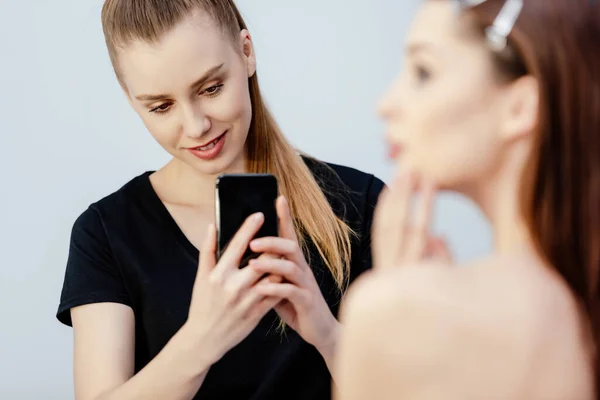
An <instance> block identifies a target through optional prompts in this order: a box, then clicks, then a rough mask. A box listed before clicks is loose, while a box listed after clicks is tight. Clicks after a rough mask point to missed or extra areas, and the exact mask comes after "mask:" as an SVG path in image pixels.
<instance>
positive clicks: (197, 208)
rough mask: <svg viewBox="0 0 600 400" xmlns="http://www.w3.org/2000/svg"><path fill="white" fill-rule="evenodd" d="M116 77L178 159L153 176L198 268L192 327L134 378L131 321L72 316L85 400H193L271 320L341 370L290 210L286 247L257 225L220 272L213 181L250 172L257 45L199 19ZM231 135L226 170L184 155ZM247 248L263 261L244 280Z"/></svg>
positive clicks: (93, 310) (121, 311)
mask: <svg viewBox="0 0 600 400" xmlns="http://www.w3.org/2000/svg"><path fill="white" fill-rule="evenodd" d="M118 67H119V71H120V73H121V78H122V83H123V85H122V86H123V90H124V92H125V94H126V96H127V98H128V99H129V102H130V104H131V106H132V108H133V109H134V110H135V112H136V113H137V114H138V115H139V116H140V118H141V119H142V121H143V122H144V124H145V126H146V127H147V129H148V131H149V132H150V134H151V135H152V137H153V138H154V139H155V140H156V141H157V142H158V143H159V144H160V145H161V146H162V147H163V148H164V149H165V150H166V151H167V152H168V153H169V154H171V155H172V156H173V159H172V160H171V161H170V162H169V163H168V164H167V165H166V166H164V167H163V168H161V169H160V170H158V171H157V172H155V173H154V174H152V175H151V177H150V180H151V183H152V185H153V187H154V190H155V191H156V193H157V194H158V196H159V197H160V198H161V200H162V201H163V203H164V204H165V206H166V207H167V209H168V210H169V212H170V213H171V216H172V217H173V219H174V220H175V221H176V222H177V224H178V225H179V227H180V229H181V230H182V231H183V233H184V234H185V235H186V237H187V238H188V239H189V240H190V242H191V243H192V244H194V245H195V246H196V247H197V248H198V249H200V255H201V256H200V260H199V266H198V274H197V278H196V282H195V284H194V292H193V296H192V303H191V306H190V312H189V318H188V321H187V322H186V323H185V324H184V326H183V327H182V328H181V329H180V330H179V331H178V332H177V333H176V335H175V336H174V337H173V338H172V339H171V340H170V341H169V343H168V344H167V345H166V346H165V348H164V349H163V350H162V351H161V352H160V353H159V354H158V355H157V357H155V358H154V359H153V360H152V361H151V362H150V363H149V364H148V365H147V366H145V367H144V368H143V369H142V370H141V371H140V372H138V373H137V374H135V376H134V354H135V343H134V338H135V326H134V323H135V318H134V314H133V311H132V309H131V308H129V307H127V306H124V305H122V304H115V303H100V304H90V305H85V306H81V307H76V308H74V309H72V310H71V316H72V320H73V329H74V374H75V377H74V378H75V395H76V398H77V399H139V398H143V399H186V398H192V397H193V396H194V395H195V394H196V393H197V391H198V389H199V388H200V386H201V385H202V382H203V380H204V377H205V376H206V373H207V371H208V370H209V368H210V367H211V365H212V364H214V363H215V362H216V361H218V360H219V359H220V358H221V357H222V356H223V355H224V354H225V353H226V352H227V351H229V349H231V348H232V347H234V346H235V345H236V344H238V343H239V342H240V341H241V340H243V339H244V338H245V337H246V336H247V335H248V334H249V333H250V332H251V331H252V330H253V329H254V327H255V326H256V325H257V324H258V322H259V320H260V319H261V318H262V317H263V316H264V315H265V314H266V313H267V312H268V311H269V310H270V309H273V308H274V309H275V310H276V311H277V312H278V314H279V315H280V317H281V318H282V319H283V320H284V322H286V323H287V324H288V325H289V326H290V327H291V328H292V329H294V330H296V331H297V332H298V334H299V335H300V336H301V337H302V338H303V339H304V340H306V341H307V342H308V343H310V344H312V345H314V346H315V347H316V348H317V350H318V351H319V352H320V353H321V354H322V356H323V358H324V359H325V361H326V363H327V365H328V366H329V367H330V369H332V368H331V365H332V362H333V361H332V360H333V351H334V349H335V345H336V343H337V338H338V336H339V331H340V324H339V322H338V321H337V320H336V319H335V317H334V316H333V315H332V314H331V312H330V310H329V307H328V306H327V304H326V302H325V300H324V299H323V296H322V294H321V291H320V289H319V286H318V285H317V283H316V281H315V278H314V276H313V274H312V271H311V269H310V267H309V266H308V264H307V263H306V260H305V259H304V256H303V254H302V251H301V250H300V247H299V245H298V241H297V238H296V236H295V232H294V229H293V224H292V219H291V217H290V211H289V208H288V206H287V201H286V199H285V198H283V197H281V198H279V199H278V201H277V213H278V217H279V221H280V226H279V230H280V232H281V235H280V237H277V238H265V239H261V240H256V241H252V238H253V237H254V235H255V233H256V232H257V231H258V229H259V228H260V226H261V224H262V221H263V218H264V217H263V216H262V215H260V214H258V215H254V216H251V217H249V218H248V220H247V221H246V223H245V224H244V225H243V226H242V227H241V228H240V230H239V231H238V233H237V235H236V237H235V238H234V240H233V242H232V243H231V244H230V245H229V246H228V248H227V251H226V252H225V253H224V255H223V257H222V258H221V259H220V260H219V262H218V263H216V261H215V251H216V234H215V229H214V225H213V224H214V195H213V193H214V184H215V178H216V177H217V176H218V175H219V174H221V173H224V172H244V164H245V163H244V161H245V158H244V157H245V155H244V153H245V152H244V146H245V142H246V138H247V136H248V129H249V126H250V122H251V117H252V106H251V102H250V96H249V91H248V78H249V77H251V76H252V75H253V74H254V73H255V71H256V59H255V55H254V50H253V45H252V40H251V38H250V35H249V33H248V32H247V31H246V30H243V31H242V32H240V35H239V38H238V40H237V41H233V42H232V40H231V39H230V38H228V37H225V36H224V35H223V34H222V33H221V31H220V29H218V28H217V27H216V26H215V25H214V24H213V22H212V21H210V20H209V19H208V18H207V17H206V16H204V15H203V14H201V13H197V12H196V13H194V14H193V15H190V16H189V18H187V19H186V20H185V21H183V22H182V23H180V24H179V25H178V26H177V27H175V29H173V30H172V31H171V32H169V33H167V34H166V35H165V36H164V37H163V38H161V40H159V41H158V43H155V44H149V43H145V42H142V41H134V42H132V43H129V44H128V45H127V46H125V47H124V48H123V49H121V50H120V52H119V65H118ZM215 67H217V68H215ZM201 78H203V79H201ZM199 79H201V80H202V82H201V83H199V84H196V83H198V82H199ZM149 97H151V98H149ZM225 131H227V132H228V133H227V137H226V142H225V145H224V148H223V150H222V151H221V153H220V154H219V156H218V157H217V158H215V159H212V160H209V161H207V160H201V159H199V158H196V157H194V156H193V155H192V154H190V152H189V151H188V150H187V148H190V147H197V146H199V145H203V144H205V143H207V142H210V141H211V140H213V139H214V138H216V137H218V136H219V135H221V134H222V133H223V132H225ZM248 246H251V247H252V249H253V250H254V251H256V252H259V253H263V254H262V255H261V256H260V258H259V259H258V260H257V261H256V262H254V263H253V264H252V265H251V266H249V267H248V268H244V269H241V270H240V269H239V268H238V265H239V261H240V259H241V257H242V255H243V253H244V250H245V249H246V248H247V247H248ZM265 273H267V274H269V275H268V276H267V277H265V278H263V279H261V277H263V276H264V274H265ZM283 278H285V279H286V281H287V282H286V283H282V279H283Z"/></svg>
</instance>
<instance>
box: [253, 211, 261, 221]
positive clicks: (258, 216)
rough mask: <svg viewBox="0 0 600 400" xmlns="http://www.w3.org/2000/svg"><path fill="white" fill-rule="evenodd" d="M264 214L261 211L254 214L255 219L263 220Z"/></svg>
mask: <svg viewBox="0 0 600 400" xmlns="http://www.w3.org/2000/svg"><path fill="white" fill-rule="evenodd" d="M262 217H263V214H262V213H261V212H259V213H256V214H254V217H253V218H254V221H256V222H258V221H260V220H262Z"/></svg>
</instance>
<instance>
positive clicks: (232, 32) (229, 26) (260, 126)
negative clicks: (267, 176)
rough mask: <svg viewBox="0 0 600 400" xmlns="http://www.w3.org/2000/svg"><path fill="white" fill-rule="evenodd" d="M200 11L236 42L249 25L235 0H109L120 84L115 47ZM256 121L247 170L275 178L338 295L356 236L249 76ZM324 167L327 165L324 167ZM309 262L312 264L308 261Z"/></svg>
mask: <svg viewBox="0 0 600 400" xmlns="http://www.w3.org/2000/svg"><path fill="white" fill-rule="evenodd" d="M197 10H201V11H203V12H206V13H207V15H208V16H210V17H211V19H212V20H213V21H214V22H215V23H216V25H217V26H218V27H220V28H221V29H222V30H223V33H224V34H226V35H229V36H230V38H231V39H232V40H237V39H238V38H239V33H240V31H241V30H243V29H247V28H246V24H245V22H244V20H243V18H242V16H241V15H240V12H239V10H238V9H237V7H236V6H235V4H234V2H233V1H232V0H169V1H165V0H106V2H105V3H104V6H103V8H102V27H103V30H104V36H105V40H106V45H107V48H108V53H109V56H110V60H111V62H112V65H113V68H114V70H115V73H116V75H117V79H119V82H120V83H121V85H123V82H122V80H121V77H120V74H119V70H118V60H117V48H118V47H123V46H126V45H127V44H128V43H129V42H131V41H133V40H143V41H146V42H149V43H155V42H156V41H158V40H159V39H160V38H161V37H162V36H163V35H164V34H165V33H167V32H168V31H170V30H171V29H173V28H174V27H175V26H176V25H177V24H178V23H179V22H181V21H182V20H183V19H184V18H186V17H188V16H189V15H191V14H192V13H193V12H194V11H197ZM249 88H250V98H251V102H252V114H253V115H252V122H251V124H250V131H249V133H248V139H247V142H246V151H247V169H248V172H254V173H265V172H268V173H271V174H273V175H275V176H276V178H277V180H278V182H279V187H280V191H281V193H282V194H283V195H284V196H286V198H287V200H288V203H289V205H290V210H291V214H292V218H293V221H294V226H295V229H296V232H297V236H298V240H299V242H300V246H301V248H302V249H303V251H304V253H305V254H306V256H307V257H309V254H310V253H309V251H308V247H307V245H308V244H307V243H308V240H307V239H310V240H311V241H312V242H313V243H314V245H315V247H316V250H317V252H318V253H319V255H320V256H321V257H322V258H323V260H324V261H325V264H326V265H327V267H328V268H329V270H330V271H331V274H332V275H333V278H334V279H335V282H336V284H337V287H338V289H339V290H340V292H343V290H344V289H345V287H346V286H347V284H348V279H349V275H350V260H351V236H352V235H353V234H354V232H353V231H352V230H351V228H350V227H349V226H348V225H347V224H346V222H345V221H343V220H341V219H340V218H338V217H337V216H336V214H335V213H334V211H333V209H332V207H331V205H330V204H329V201H328V200H327V198H326V197H325V194H324V193H323V190H322V189H321V187H320V186H319V184H318V183H317V181H316V179H315V178H314V176H313V174H312V173H311V171H310V169H309V168H308V167H307V165H306V164H305V162H304V160H303V159H302V158H301V157H300V156H299V154H298V152H297V151H296V150H295V149H294V148H293V147H292V146H291V145H290V144H289V143H288V141H287V140H286V139H285V137H284V136H283V134H282V132H281V130H280V129H279V127H278V126H277V123H276V122H275V119H274V118H273V116H272V115H271V113H270V112H269V110H268V109H267V107H266V105H265V103H264V101H263V98H262V96H261V94H260V90H259V86H258V78H257V76H256V74H254V75H253V76H252V77H251V78H249ZM323 165H324V164H323ZM308 261H309V262H310V260H308Z"/></svg>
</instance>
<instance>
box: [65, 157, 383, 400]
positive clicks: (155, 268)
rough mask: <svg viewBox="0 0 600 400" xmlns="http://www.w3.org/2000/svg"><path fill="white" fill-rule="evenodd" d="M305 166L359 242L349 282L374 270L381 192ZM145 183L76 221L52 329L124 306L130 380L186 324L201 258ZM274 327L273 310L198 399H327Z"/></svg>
mask: <svg viewBox="0 0 600 400" xmlns="http://www.w3.org/2000/svg"><path fill="white" fill-rule="evenodd" d="M305 162H306V163H307V165H308V166H309V168H310V169H311V171H312V172H313V174H314V176H315V177H316V178H317V181H318V182H319V184H320V185H321V187H322V188H323V190H324V193H325V194H326V196H327V197H328V199H329V201H330V204H331V205H332V208H333V210H334V212H335V213H336V214H337V215H338V216H339V217H341V218H343V219H344V220H345V221H346V222H347V223H348V224H349V225H350V227H351V228H352V229H353V230H354V231H355V232H356V233H357V234H358V238H356V239H353V244H352V264H351V271H352V272H351V277H350V279H351V281H352V280H354V279H355V278H356V276H357V275H359V274H360V273H362V272H364V271H365V270H366V269H368V268H370V267H371V249H370V234H369V233H370V229H371V223H372V218H373V210H374V206H375V204H376V201H377V198H378V196H379V193H380V191H381V190H382V188H383V185H384V184H383V182H382V181H381V180H379V179H377V178H376V177H374V176H373V175H370V174H366V173H363V172H360V171H357V170H355V169H352V168H348V167H342V166H339V165H334V164H328V166H329V167H330V168H331V169H329V168H326V167H325V166H324V165H323V164H320V163H319V162H316V161H314V160H312V159H308V158H305ZM332 170H333V171H335V173H332ZM150 174H151V172H145V173H143V174H141V175H140V176H137V177H135V178H134V179H132V180H131V181H129V182H128V183H127V184H125V185H124V186H123V187H122V188H120V189H119V190H118V191H116V192H114V193H112V194H111V195H109V196H107V197H105V198H103V199H102V200H100V201H98V202H96V203H94V204H92V205H91V206H90V207H89V208H88V209H87V210H85V211H84V212H83V213H82V214H81V215H80V216H79V218H78V219H77V220H76V222H75V224H74V226H73V230H72V234H71V243H70V250H69V256H68V261H67V266H66V274H65V281H64V286H63V290H62V295H61V299H60V305H59V307H58V312H57V318H58V319H59V321H61V322H62V323H64V324H66V325H69V326H71V317H70V309H71V308H72V307H77V306H80V305H84V304H90V303H98V302H116V303H122V304H125V305H127V306H129V307H131V308H132V309H133V311H134V314H135V336H136V337H135V346H136V347H135V371H136V372H137V371H139V370H140V369H142V368H143V367H144V366H145V365H146V364H147V363H148V362H150V361H151V360H152V359H153V358H154V357H155V356H156V355H157V354H158V353H159V352H160V351H161V349H162V348H163V347H164V346H165V345H166V343H167V342H168V341H169V340H170V339H171V337H172V336H173V335H174V334H175V333H176V332H177V331H178V330H179V328H180V327H181V326H182V325H183V324H184V322H185V321H186V318H187V313H188V310H189V305H190V301H191V295H192V287H193V284H194V279H195V276H196V271H197V268H198V256H199V252H198V250H197V249H196V248H195V247H194V246H193V245H192V244H191V243H190V242H189V241H188V239H187V238H186V237H185V236H184V234H183V233H182V231H181V230H180V229H179V227H178V226H177V224H176V223H175V221H174V220H173V218H172V217H171V215H170V214H169V212H168V211H167V209H166V208H165V206H164V205H163V203H162V202H161V200H160V199H159V198H158V196H157V195H156V193H155V191H154V190H153V188H152V186H151V184H150V180H149V175H150ZM336 175H337V176H336ZM309 251H310V252H311V258H310V259H311V268H312V270H313V272H314V274H315V277H316V279H317V282H318V283H319V285H320V288H321V291H322V293H323V295H324V297H325V299H326V301H327V303H328V304H329V306H330V308H331V310H332V312H333V313H334V315H337V312H338V306H339V302H340V296H339V294H338V293H337V288H336V285H335V281H334V280H333V277H332V275H331V274H330V272H329V270H328V269H327V267H326V266H325V265H324V263H323V260H322V258H321V257H320V256H319V254H318V253H317V252H316V250H315V248H314V246H312V245H309ZM276 327H277V319H276V314H275V312H274V311H271V312H270V313H268V314H267V315H266V316H265V317H264V318H263V319H262V320H261V322H260V323H259V325H258V326H257V328H256V329H255V330H254V331H252V332H251V333H250V335H249V336H248V337H247V338H246V339H244V340H243V341H242V342H241V343H240V344H239V345H237V346H236V347H234V348H233V349H231V350H230V351H229V352H228V353H227V354H225V356H224V357H223V358H222V359H221V360H219V361H218V362H217V363H215V364H214V365H213V366H212V367H211V368H210V370H209V372H208V375H207V376H206V379H205V381H204V383H203V384H202V386H201V388H200V390H199V392H198V394H197V396H196V398H198V399H203V400H207V399H228V400H229V399H231V400H235V399H244V400H269V399H274V400H275V399H277V400H279V399H302V400H308V399H311V400H319V399H330V398H331V375H330V374H329V371H328V369H327V366H326V364H325V361H324V360H323V358H322V357H321V355H320V354H319V352H318V351H317V350H316V349H315V348H314V347H313V346H311V345H309V344H308V343H306V342H305V341H304V340H302V338H301V337H300V336H299V335H298V334H297V333H296V332H294V331H293V330H291V329H290V328H288V331H287V334H286V335H281V333H280V332H279V331H278V330H277V329H276Z"/></svg>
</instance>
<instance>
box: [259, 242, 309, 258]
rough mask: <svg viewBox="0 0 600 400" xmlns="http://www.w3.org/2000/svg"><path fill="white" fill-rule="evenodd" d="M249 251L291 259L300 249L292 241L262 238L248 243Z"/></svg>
mask: <svg viewBox="0 0 600 400" xmlns="http://www.w3.org/2000/svg"><path fill="white" fill-rule="evenodd" d="M250 249H251V250H252V251H254V252H256V253H271V254H278V255H279V256H283V257H286V258H293V257H295V256H296V255H297V254H296V253H297V252H298V251H299V249H300V247H299V246H298V244H297V243H296V242H295V241H294V240H292V239H285V238H281V237H262V238H258V239H254V240H253V241H251V242H250Z"/></svg>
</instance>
